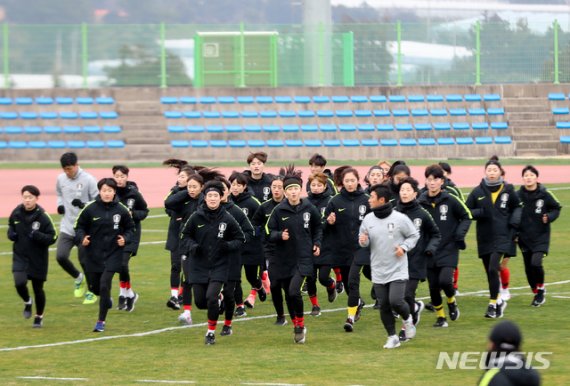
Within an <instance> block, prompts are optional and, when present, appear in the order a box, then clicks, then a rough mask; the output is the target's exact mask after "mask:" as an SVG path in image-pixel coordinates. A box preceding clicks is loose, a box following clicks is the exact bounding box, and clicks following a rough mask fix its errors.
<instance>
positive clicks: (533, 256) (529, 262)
mask: <svg viewBox="0 0 570 386" xmlns="http://www.w3.org/2000/svg"><path fill="white" fill-rule="evenodd" d="M523 259H524V270H525V272H526V279H527V280H528V284H529V285H530V288H531V289H533V290H535V289H536V286H537V284H544V267H543V266H542V260H543V259H544V252H531V251H528V252H523Z"/></svg>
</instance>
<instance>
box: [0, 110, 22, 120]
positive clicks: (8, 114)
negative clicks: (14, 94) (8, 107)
mask: <svg viewBox="0 0 570 386" xmlns="http://www.w3.org/2000/svg"><path fill="white" fill-rule="evenodd" d="M0 118H2V119H17V118H18V113H15V112H12V111H6V112H0Z"/></svg>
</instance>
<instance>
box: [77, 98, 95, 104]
mask: <svg viewBox="0 0 570 386" xmlns="http://www.w3.org/2000/svg"><path fill="white" fill-rule="evenodd" d="M75 103H77V104H78V105H92V104H93V98H90V97H77V98H75Z"/></svg>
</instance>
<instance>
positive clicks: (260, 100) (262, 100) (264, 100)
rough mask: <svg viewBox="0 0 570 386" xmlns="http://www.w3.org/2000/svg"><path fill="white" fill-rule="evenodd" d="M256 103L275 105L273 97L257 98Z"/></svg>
mask: <svg viewBox="0 0 570 386" xmlns="http://www.w3.org/2000/svg"><path fill="white" fill-rule="evenodd" d="M255 102H257V103H260V104H270V103H273V97H270V96H258V97H255Z"/></svg>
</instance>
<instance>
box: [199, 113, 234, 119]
mask: <svg viewBox="0 0 570 386" xmlns="http://www.w3.org/2000/svg"><path fill="white" fill-rule="evenodd" d="M204 118H205V116H204ZM222 118H229V119H234V118H239V112H237V111H222Z"/></svg>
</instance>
